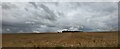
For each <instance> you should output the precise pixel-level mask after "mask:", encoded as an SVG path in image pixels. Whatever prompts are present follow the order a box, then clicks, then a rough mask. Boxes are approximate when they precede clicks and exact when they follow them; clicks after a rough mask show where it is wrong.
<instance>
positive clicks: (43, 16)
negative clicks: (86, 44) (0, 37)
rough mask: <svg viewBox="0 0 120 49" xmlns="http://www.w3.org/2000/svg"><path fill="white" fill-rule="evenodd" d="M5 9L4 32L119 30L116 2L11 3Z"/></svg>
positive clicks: (5, 4) (4, 5)
mask: <svg viewBox="0 0 120 49" xmlns="http://www.w3.org/2000/svg"><path fill="white" fill-rule="evenodd" d="M2 7H3V10H2V12H3V21H2V22H3V24H2V26H3V28H2V29H3V32H4V33H6V32H7V33H16V32H35V31H38V32H55V31H57V30H61V29H70V28H71V27H73V26H79V27H78V29H79V30H81V29H82V30H83V31H111V30H117V27H118V24H117V21H118V15H117V12H118V10H117V8H118V7H117V3H115V2H114V3H113V2H89V3H88V2H25V3H16V2H15V3H12V2H9V3H3V4H2ZM6 9H7V10H6ZM82 27H83V28H82Z"/></svg>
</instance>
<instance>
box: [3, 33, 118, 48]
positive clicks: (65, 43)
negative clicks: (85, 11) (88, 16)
mask: <svg viewBox="0 0 120 49" xmlns="http://www.w3.org/2000/svg"><path fill="white" fill-rule="evenodd" d="M117 43H118V34H117V32H66V33H14V34H2V46H3V47H117Z"/></svg>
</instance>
